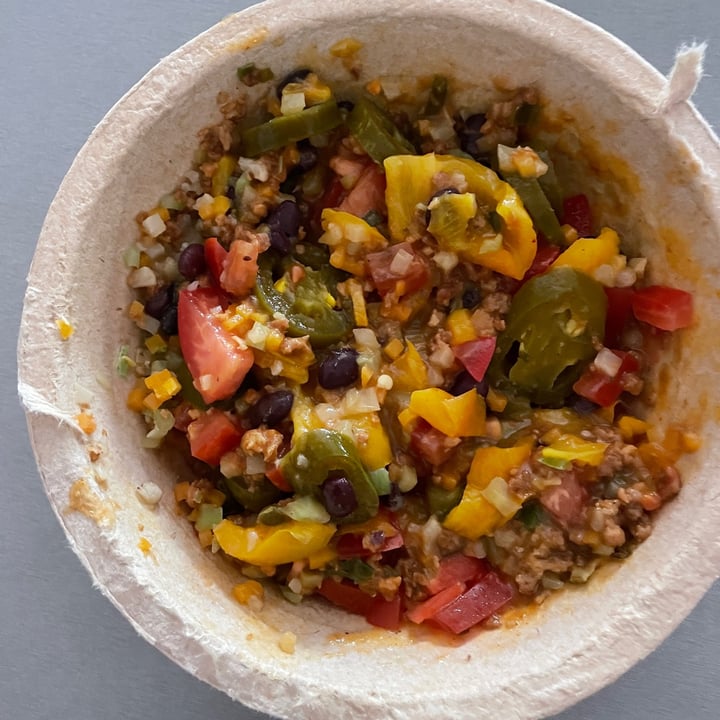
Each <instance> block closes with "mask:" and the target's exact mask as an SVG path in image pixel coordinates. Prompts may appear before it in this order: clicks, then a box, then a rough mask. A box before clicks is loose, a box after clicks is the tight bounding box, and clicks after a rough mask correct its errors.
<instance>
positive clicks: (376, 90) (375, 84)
mask: <svg viewBox="0 0 720 720" xmlns="http://www.w3.org/2000/svg"><path fill="white" fill-rule="evenodd" d="M365 89H366V90H367V91H368V92H369V93H370V94H371V95H379V94H380V93H381V92H382V83H381V82H380V80H379V79H378V78H375V80H371V81H370V82H369V83H367V84H366V85H365Z"/></svg>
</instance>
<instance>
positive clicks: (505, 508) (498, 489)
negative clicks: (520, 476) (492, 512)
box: [480, 477, 522, 518]
mask: <svg viewBox="0 0 720 720" xmlns="http://www.w3.org/2000/svg"><path fill="white" fill-rule="evenodd" d="M480 494H481V495H482V496H483V497H484V498H485V499H486V500H487V501H488V502H489V503H491V504H492V505H494V506H495V507H496V508H497V510H498V512H499V513H500V514H501V515H502V516H503V517H506V518H508V517H512V516H513V515H514V514H515V513H516V512H517V511H518V510H519V509H520V508H521V507H522V503H521V502H520V499H519V498H518V497H517V495H515V493H513V492H512V491H511V490H510V488H509V487H508V484H507V482H505V480H504V479H503V478H501V477H494V478H493V479H492V480H491V481H490V483H489V484H488V486H487V487H486V488H485V489H484V490H481V491H480Z"/></svg>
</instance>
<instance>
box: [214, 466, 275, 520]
mask: <svg viewBox="0 0 720 720" xmlns="http://www.w3.org/2000/svg"><path fill="white" fill-rule="evenodd" d="M222 484H223V485H224V486H225V488H227V490H228V492H229V493H230V495H232V497H233V498H235V500H237V501H238V502H239V503H240V504H241V505H242V506H243V507H244V508H245V509H246V510H249V511H250V512H259V511H260V510H262V509H263V508H264V507H267V506H268V505H271V504H272V503H274V502H276V501H277V500H279V499H280V498H281V497H282V495H283V493H282V491H281V490H278V489H277V488H276V487H275V486H274V485H273V484H272V483H271V482H270V481H269V480H267V479H266V478H263V479H262V480H261V481H260V482H259V483H248V481H247V480H246V479H245V478H244V477H243V476H242V475H238V476H237V477H232V478H223V480H222Z"/></svg>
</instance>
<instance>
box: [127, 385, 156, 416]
mask: <svg viewBox="0 0 720 720" xmlns="http://www.w3.org/2000/svg"><path fill="white" fill-rule="evenodd" d="M150 394H151V393H150ZM147 395H148V391H147V388H146V387H145V383H144V382H143V381H142V380H140V379H138V381H137V382H136V383H135V386H134V387H133V388H132V390H130V392H129V393H128V396H127V401H126V405H127V406H128V408H129V409H130V410H132V411H133V412H136V413H140V412H142V411H143V410H144V409H145V404H144V400H145V398H146V396H147Z"/></svg>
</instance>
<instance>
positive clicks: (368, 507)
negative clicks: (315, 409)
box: [280, 429, 379, 524]
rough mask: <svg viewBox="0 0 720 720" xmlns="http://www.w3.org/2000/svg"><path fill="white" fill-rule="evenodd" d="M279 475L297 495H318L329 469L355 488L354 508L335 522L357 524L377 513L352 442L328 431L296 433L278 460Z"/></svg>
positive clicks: (373, 492)
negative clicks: (294, 439)
mask: <svg viewBox="0 0 720 720" xmlns="http://www.w3.org/2000/svg"><path fill="white" fill-rule="evenodd" d="M280 470H281V472H282V474H283V477H284V478H285V479H286V480H287V481H288V482H289V483H290V485H291V486H292V488H293V490H294V491H295V492H296V493H297V494H298V495H313V496H315V497H318V498H321V486H322V484H323V483H324V482H325V480H327V478H328V476H329V475H330V474H331V473H333V472H341V473H343V475H344V476H345V477H346V478H347V479H348V480H349V481H350V483H351V484H352V486H353V490H354V491H355V498H356V499H357V507H356V508H355V510H353V511H352V512H351V513H350V514H349V515H346V516H345V517H343V518H334V521H335V522H337V523H343V524H350V523H361V522H365V521H366V520H369V519H370V518H372V517H374V516H375V515H377V512H378V507H379V499H378V494H377V490H376V489H375V485H374V484H373V482H372V480H371V479H370V476H369V475H368V473H367V471H366V470H365V468H364V467H363V465H362V463H361V462H360V458H359V456H358V453H357V450H356V449H355V445H354V444H353V442H352V441H351V440H350V439H349V438H348V437H346V436H345V435H341V434H340V433H337V432H333V431H332V430H324V429H319V430H310V431H308V432H306V433H303V434H302V435H300V437H299V438H298V439H297V441H296V443H295V445H294V447H293V449H292V450H291V451H290V452H289V453H288V454H287V455H285V456H284V457H283V459H282V460H281V461H280Z"/></svg>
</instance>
